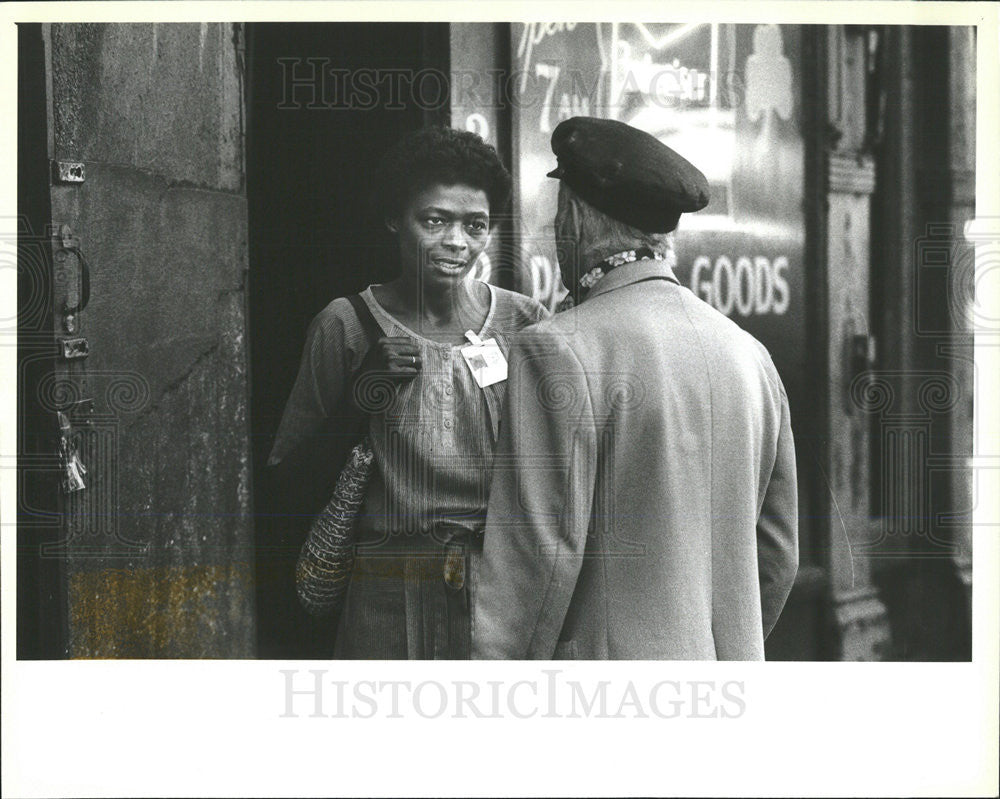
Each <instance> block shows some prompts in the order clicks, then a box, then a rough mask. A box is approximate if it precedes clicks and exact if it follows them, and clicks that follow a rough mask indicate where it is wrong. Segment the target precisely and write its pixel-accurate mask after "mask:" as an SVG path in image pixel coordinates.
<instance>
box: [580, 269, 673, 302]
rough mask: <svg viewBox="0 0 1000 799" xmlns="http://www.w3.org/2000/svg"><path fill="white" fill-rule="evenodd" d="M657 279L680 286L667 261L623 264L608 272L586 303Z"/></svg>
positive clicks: (596, 284)
mask: <svg viewBox="0 0 1000 799" xmlns="http://www.w3.org/2000/svg"><path fill="white" fill-rule="evenodd" d="M655 277H662V278H665V279H666V280H669V281H671V282H672V283H677V284H678V285H680V281H679V280H678V279H677V278H676V276H675V275H674V270H673V269H671V268H670V267H669V266H668V265H667V262H666V261H652V260H645V261H635V262H634V263H631V264H622V265H621V266H619V267H617V268H616V269H614V270H612V271H610V272H608V273H607V274H606V275H605V276H604V277H602V278H601V279H600V280H599V281H597V283H595V284H594V286H593V288H591V290H590V292H589V293H588V294H587V299H585V300H584V302H587V301H588V300H592V299H593V298H594V297H597V296H598V295H600V294H606V293H607V292H609V291H614V290H615V289H620V288H621V287H622V286H628V285H631V284H632V283H638V282H639V281H640V280H649V279H650V278H655Z"/></svg>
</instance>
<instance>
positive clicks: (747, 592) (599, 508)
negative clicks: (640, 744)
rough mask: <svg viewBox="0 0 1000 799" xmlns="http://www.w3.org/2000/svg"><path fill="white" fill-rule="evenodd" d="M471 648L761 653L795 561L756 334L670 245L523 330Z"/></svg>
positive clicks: (791, 497) (780, 431)
mask: <svg viewBox="0 0 1000 799" xmlns="http://www.w3.org/2000/svg"><path fill="white" fill-rule="evenodd" d="M493 475H494V476H493V482H492V486H491V491H490V499H489V506H488V513H487V523H486V532H485V541H484V550H483V556H482V560H481V562H480V563H479V564H478V565H479V569H480V573H479V579H478V586H477V591H476V597H475V600H474V602H475V608H474V618H473V630H472V636H473V656H474V657H479V658H514V659H526V658H540V659H553V658H555V659H558V658H581V659H604V658H608V659H677V660H714V659H719V660H762V659H763V657H764V638H765V636H766V635H767V634H768V633H769V632H770V630H771V628H772V627H773V626H774V623H775V621H776V620H777V618H778V614H779V613H780V611H781V609H782V607H783V605H784V603H785V600H786V598H787V596H788V593H789V590H790V589H791V586H792V582H793V580H794V577H795V573H796V569H797V564H798V542H797V503H796V478H795V452H794V448H793V442H792V432H791V426H790V423H789V411H788V400H787V397H786V395H785V390H784V387H783V386H782V383H781V380H780V379H779V377H778V373H777V371H776V370H775V367H774V364H773V363H772V361H771V358H770V356H769V355H768V353H767V351H766V350H765V348H764V347H763V346H762V345H761V344H760V343H759V342H758V341H757V340H756V339H754V338H753V337H752V336H751V335H749V334H748V333H746V332H745V331H743V330H741V329H740V328H739V327H738V326H737V325H736V324H734V323H733V322H732V321H730V320H729V319H727V318H726V317H725V316H723V315H722V314H720V313H719V312H718V311H716V310H715V309H714V308H712V307H711V306H710V305H708V304H707V303H705V302H703V301H702V300H700V299H698V298H697V297H696V296H695V295H694V294H692V293H691V291H689V290H688V289H686V288H684V287H683V286H681V285H680V284H679V283H678V282H677V280H676V278H675V277H674V275H673V272H672V271H671V269H670V268H669V267H668V266H667V265H666V264H665V263H664V262H662V261H652V260H642V261H637V262H634V263H631V264H626V265H623V266H620V267H618V268H617V269H614V270H613V271H611V272H609V273H608V274H607V275H605V276H604V277H603V278H602V279H601V280H600V281H599V282H598V283H597V284H596V285H595V286H594V287H593V289H592V290H591V292H590V295H589V296H588V297H587V299H586V300H585V301H584V302H582V303H581V304H580V305H578V306H577V307H576V308H573V309H571V310H568V311H565V312H563V313H561V314H557V315H556V316H554V317H552V318H551V319H548V320H544V321H541V322H539V323H538V324H535V325H532V326H531V327H528V328H525V329H524V330H523V331H521V333H519V334H518V335H516V336H515V337H513V340H512V343H511V350H510V364H509V385H508V394H507V404H506V406H505V410H504V413H503V416H502V419H501V429H500V437H499V441H498V446H497V452H496V456H495V460H494V473H493Z"/></svg>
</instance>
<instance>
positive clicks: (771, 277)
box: [511, 23, 805, 393]
mask: <svg viewBox="0 0 1000 799" xmlns="http://www.w3.org/2000/svg"><path fill="white" fill-rule="evenodd" d="M511 36H512V42H511V54H512V60H513V64H512V67H513V75H512V81H513V87H514V88H516V97H517V100H518V101H517V102H515V103H514V104H513V105H514V149H515V161H514V163H515V165H516V176H515V177H516V180H517V187H518V194H517V199H518V207H517V209H516V210H517V213H518V217H519V220H520V225H521V231H520V232H521V250H522V258H521V262H522V268H521V273H520V276H519V278H520V285H519V286H518V288H520V289H521V290H522V291H524V292H525V293H529V294H532V295H533V296H535V297H536V298H537V299H539V300H540V301H542V302H544V303H545V304H547V305H548V306H549V307H554V305H555V304H556V303H557V302H558V301H559V300H560V299H561V297H562V296H563V295H564V294H565V288H564V287H563V286H562V282H561V279H560V276H559V271H558V265H557V263H556V254H555V245H554V243H553V236H552V232H553V231H552V220H553V215H554V212H555V208H556V194H557V189H558V186H557V181H555V180H552V179H551V178H546V177H545V173H546V172H548V171H549V170H551V169H552V168H553V166H554V164H555V157H554V156H553V155H552V151H551V147H550V143H549V142H550V137H551V134H552V130H553V129H554V128H555V126H556V125H557V124H558V123H559V122H560V121H562V120H563V119H567V118H569V117H571V116H577V115H588V116H601V117H606V118H612V119H619V120H621V121H623V122H627V123H629V124H630V125H634V126H635V127H638V128H641V129H642V130H645V131H647V132H648V133H651V134H653V135H654V136H656V137H657V138H658V139H660V141H662V142H664V143H665V144H667V145H669V146H670V147H672V148H673V149H675V150H677V151H678V152H679V153H681V154H682V155H683V156H684V157H686V158H687V159H688V160H690V161H691V162H692V163H694V164H695V165H696V166H697V167H698V168H699V169H701V170H702V172H704V173H705V175H706V177H707V178H708V180H709V183H710V187H711V202H710V204H709V206H708V207H707V208H706V209H704V210H703V211H701V212H699V213H696V214H687V215H684V216H683V217H682V218H681V223H680V227H679V229H678V231H677V254H678V268H677V276H678V278H679V279H680V280H681V282H682V283H683V284H684V285H686V286H688V287H689V288H690V289H691V291H693V292H694V293H695V294H697V295H698V296H699V297H701V298H702V299H703V300H705V301H706V302H709V303H711V304H712V305H713V306H715V307H716V308H717V309H718V310H719V311H721V312H722V313H724V314H726V315H727V316H729V317H731V318H732V319H734V320H735V321H736V322H737V323H738V324H740V325H741V326H742V327H744V328H745V329H747V330H748V331H750V332H751V333H753V334H754V335H755V336H757V338H759V339H760V340H761V341H762V342H763V343H764V344H765V345H766V346H767V347H768V349H769V350H770V351H771V353H772V355H773V356H774V359H775V361H776V363H777V364H778V367H779V369H780V371H781V373H782V376H783V378H785V379H786V381H787V382H788V383H795V382H796V379H797V376H798V375H799V374H800V373H801V367H802V366H803V360H804V357H805V353H804V339H805V321H804V320H805V314H804V301H805V286H804V282H805V281H804V265H803V246H804V239H805V220H804V212H803V191H804V174H803V169H804V162H803V137H802V129H801V109H800V89H799V80H800V76H799V64H800V58H799V29H798V28H797V27H792V26H778V25H731V24H711V23H704V24H678V25H670V24H662V23H659V24H643V23H586V24H585V23H549V24H544V23H529V24H515V25H512V26H511ZM788 388H789V391H790V393H791V392H792V391H793V386H791V385H789V386H788ZM796 388H797V386H796Z"/></svg>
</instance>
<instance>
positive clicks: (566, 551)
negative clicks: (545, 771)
mask: <svg viewBox="0 0 1000 799" xmlns="http://www.w3.org/2000/svg"><path fill="white" fill-rule="evenodd" d="M508 374H509V377H508V380H509V383H508V388H507V402H506V405H505V408H504V412H503V416H502V419H501V425H500V437H499V440H498V443H497V452H496V456H495V459H494V469H493V481H492V485H491V488H490V499H489V506H488V512H487V520H486V534H485V539H484V544H483V557H482V562H481V564H480V569H479V576H478V579H477V581H476V589H475V607H474V611H473V657H475V658H506V659H527V658H538V659H549V658H551V657H552V655H553V654H554V652H555V648H556V644H557V643H558V640H559V632H560V630H561V628H562V624H563V621H564V619H565V616H566V611H567V609H568V607H569V603H570V599H571V597H572V595H573V590H574V588H575V587H576V581H577V578H578V576H579V574H580V567H581V565H582V561H583V553H584V549H585V547H586V541H587V531H588V527H589V524H590V514H591V504H592V498H593V493H594V479H595V473H596V472H595V461H596V458H597V448H596V441H597V436H596V434H595V430H594V418H593V410H592V406H591V398H590V394H589V392H588V386H587V378H586V374H585V373H584V370H583V368H582V366H581V365H580V363H579V361H578V360H577V359H576V356H575V355H574V354H573V352H572V351H571V350H570V348H569V347H568V346H567V344H566V343H565V342H564V341H562V340H561V339H560V338H558V337H556V336H553V335H551V334H550V335H547V336H545V335H539V334H534V333H526V334H522V335H519V336H515V337H514V339H513V341H512V342H511V350H510V364H509V369H508Z"/></svg>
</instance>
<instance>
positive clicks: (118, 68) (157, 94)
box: [52, 23, 243, 191]
mask: <svg viewBox="0 0 1000 799" xmlns="http://www.w3.org/2000/svg"><path fill="white" fill-rule="evenodd" d="M52 87H53V93H54V102H53V123H54V128H55V141H56V158H58V159H62V160H71V161H83V162H85V163H89V162H95V161H103V162H107V163H114V164H127V165H129V166H134V167H136V168H138V169H142V170H147V171H150V172H156V173H159V174H161V175H163V176H164V177H166V178H168V179H170V180H175V181H188V182H190V183H192V184H194V185H198V186H205V187H209V188H215V189H222V190H226V191H239V190H241V187H242V185H243V155H242V131H241V127H242V111H241V108H242V96H241V92H242V75H241V70H240V66H239V62H238V59H237V53H236V47H235V45H234V42H233V25H232V24H229V23H225V24H221V23H220V24H209V23H184V24H61V25H53V26H52ZM88 168H89V167H88Z"/></svg>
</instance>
